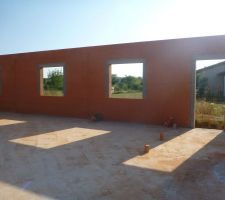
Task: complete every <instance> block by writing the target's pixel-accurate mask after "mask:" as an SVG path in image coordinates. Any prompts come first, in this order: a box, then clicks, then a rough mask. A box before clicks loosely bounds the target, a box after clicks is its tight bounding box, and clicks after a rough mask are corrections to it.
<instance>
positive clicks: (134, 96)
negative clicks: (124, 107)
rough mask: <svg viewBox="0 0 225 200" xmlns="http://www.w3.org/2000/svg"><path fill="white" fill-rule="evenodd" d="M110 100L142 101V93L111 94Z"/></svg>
mask: <svg viewBox="0 0 225 200" xmlns="http://www.w3.org/2000/svg"><path fill="white" fill-rule="evenodd" d="M111 97H112V98H124V99H143V94H142V92H124V93H113V94H112V95H111Z"/></svg>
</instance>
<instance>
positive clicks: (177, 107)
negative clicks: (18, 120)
mask: <svg viewBox="0 0 225 200" xmlns="http://www.w3.org/2000/svg"><path fill="white" fill-rule="evenodd" d="M197 58H198V59H199V58H204V59H212V58H214V59H215V58H225V36H213V37H202V38H188V39H176V40H165V41H153V42H140V43H131V44H118V45H107V46H99V47H86V48H74V49H64V50H54V51H42V52H33V53H23V54H13V55H2V56H0V67H1V77H2V84H3V85H2V93H1V95H0V111H13V112H23V113H43V114H51V115H63V116H74V117H82V118H87V117H89V116H90V114H92V113H96V112H98V113H102V114H103V115H104V118H105V119H107V120H117V121H130V122H144V123H152V124H162V123H163V122H164V121H165V120H166V119H168V118H169V117H174V118H175V120H176V122H177V124H179V125H181V126H192V125H193V113H194V112H193V109H194V107H193V105H194V104H193V100H194V95H193V91H194V63H195V60H196V59H197ZM120 59H143V60H144V61H145V67H146V68H145V78H146V88H145V92H146V93H145V97H144V99H141V100H140V99H136V100H135V99H133V100H132V99H112V98H108V96H107V93H106V88H107V85H106V71H107V63H108V62H109V61H111V60H120ZM62 62H63V63H65V64H66V67H65V77H66V91H65V96H64V97H46V96H40V92H39V78H40V77H39V65H41V64H49V63H62Z"/></svg>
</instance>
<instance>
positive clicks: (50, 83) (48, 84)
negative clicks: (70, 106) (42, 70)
mask: <svg viewBox="0 0 225 200" xmlns="http://www.w3.org/2000/svg"><path fill="white" fill-rule="evenodd" d="M63 79H64V78H63V72H62V71H60V70H53V71H51V72H49V73H48V78H45V79H44V90H63V82H64V80H63Z"/></svg>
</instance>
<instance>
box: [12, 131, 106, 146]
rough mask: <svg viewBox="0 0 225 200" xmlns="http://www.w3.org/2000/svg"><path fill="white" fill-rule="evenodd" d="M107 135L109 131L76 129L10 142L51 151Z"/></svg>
mask: <svg viewBox="0 0 225 200" xmlns="http://www.w3.org/2000/svg"><path fill="white" fill-rule="evenodd" d="M106 133H109V131H104V130H95V129H87V128H76V127H75V128H70V129H65V130H61V131H53V132H47V133H42V134H39V135H34V136H28V137H21V138H17V139H12V140H10V142H15V143H18V144H24V145H30V146H34V147H39V148H43V149H50V148H53V147H58V146H61V145H65V144H69V143H72V142H76V141H80V140H84V139H88V138H91V137H96V136H100V135H102V134H106Z"/></svg>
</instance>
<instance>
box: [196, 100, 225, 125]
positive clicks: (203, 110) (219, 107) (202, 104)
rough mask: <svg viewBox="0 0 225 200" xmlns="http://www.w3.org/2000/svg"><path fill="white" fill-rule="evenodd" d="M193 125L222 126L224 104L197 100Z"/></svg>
mask: <svg viewBox="0 0 225 200" xmlns="http://www.w3.org/2000/svg"><path fill="white" fill-rule="evenodd" d="M195 126H196V127H198V128H215V129H223V128H224V104H219V103H212V102H211V103H210V102H207V101H197V102H196V110H195Z"/></svg>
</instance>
